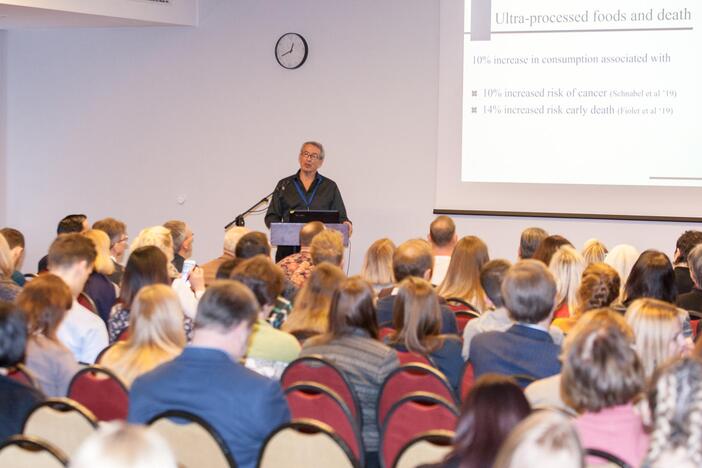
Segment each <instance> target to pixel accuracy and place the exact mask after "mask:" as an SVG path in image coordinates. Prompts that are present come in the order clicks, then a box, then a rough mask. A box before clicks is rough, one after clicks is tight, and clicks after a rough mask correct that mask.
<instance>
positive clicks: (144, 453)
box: [69, 422, 178, 468]
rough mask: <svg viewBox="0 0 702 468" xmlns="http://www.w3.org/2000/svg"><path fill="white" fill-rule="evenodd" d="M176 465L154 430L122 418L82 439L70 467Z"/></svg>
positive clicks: (163, 466)
mask: <svg viewBox="0 0 702 468" xmlns="http://www.w3.org/2000/svg"><path fill="white" fill-rule="evenodd" d="M95 466H100V468H152V467H154V466H158V467H159V468H177V466H178V465H177V462H176V459H175V456H174V455H173V452H172V451H171V449H170V447H169V445H168V443H167V442H166V440H165V439H163V437H162V436H160V435H159V434H158V433H157V432H155V431H152V430H151V429H148V428H147V427H144V426H137V425H129V424H126V423H124V422H105V423H101V424H100V428H99V429H98V430H97V431H96V432H95V433H94V434H92V435H91V436H90V437H88V438H87V439H85V441H84V442H83V443H82V444H81V446H80V447H79V449H78V451H77V452H76V454H75V455H74V456H73V457H72V458H71V463H70V465H69V467H70V468H93V467H95Z"/></svg>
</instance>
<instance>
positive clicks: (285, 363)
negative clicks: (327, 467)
mask: <svg viewBox="0 0 702 468" xmlns="http://www.w3.org/2000/svg"><path fill="white" fill-rule="evenodd" d="M89 227H90V226H89V224H88V220H87V218H86V217H85V216H84V215H69V216H67V217H65V218H64V219H62V220H61V221H60V222H59V225H58V227H57V237H56V239H55V240H54V241H53V242H52V243H51V246H50V247H49V250H48V254H47V255H46V256H45V257H44V258H42V259H41V260H40V262H39V265H38V269H37V274H30V273H27V274H23V273H21V270H22V265H23V260H24V248H25V238H24V236H23V235H22V233H21V232H20V231H18V230H16V229H13V228H4V229H2V230H0V396H2V399H0V443H1V442H2V441H4V440H6V439H8V438H9V437H10V436H13V435H14V434H20V433H21V432H22V428H23V424H24V422H25V419H26V418H27V416H28V414H29V413H30V412H31V410H32V408H34V407H35V406H36V405H37V404H39V403H41V402H42V401H44V400H45V399H47V398H53V397H65V396H67V395H68V394H69V387H70V385H71V381H72V379H73V377H74V376H75V375H76V373H77V372H79V371H80V370H81V369H83V368H85V367H86V366H93V365H98V366H101V367H102V368H105V369H106V370H107V371H109V373H110V375H113V376H114V379H116V380H118V381H119V382H121V384H122V385H123V386H124V388H125V389H127V391H128V401H129V403H128V414H126V415H125V416H126V422H119V423H118V422H115V423H110V424H107V425H104V426H102V427H101V428H100V430H98V431H97V432H95V434H93V435H92V436H91V437H89V438H88V439H86V440H85V443H84V444H83V446H82V447H81V449H80V450H79V451H78V452H77V453H76V454H74V456H73V457H72V460H71V466H76V467H82V466H97V465H94V464H93V463H95V460H99V459H100V458H101V457H103V458H105V457H106V458H110V457H112V458H114V459H115V460H116V461H115V462H114V463H115V464H114V465H110V466H137V465H136V464H134V465H129V462H125V461H123V459H124V460H126V459H129V460H141V461H140V462H139V463H144V466H156V464H157V465H158V466H173V467H175V466H176V464H177V460H175V458H174V455H173V453H172V452H171V450H170V449H169V447H168V445H167V444H166V443H165V442H164V440H163V439H161V438H160V436H158V435H156V434H154V433H152V432H151V431H149V430H147V429H144V428H143V427H142V426H141V425H144V424H150V423H151V421H152V419H154V418H155V417H157V416H158V415H159V414H160V413H162V412H164V411H168V410H180V411H187V412H190V413H192V414H194V415H195V416H197V417H198V418H201V419H202V420H203V421H204V422H206V423H207V424H209V425H210V426H211V427H212V430H213V431H214V432H215V433H216V434H217V435H218V437H219V438H221V441H222V443H223V445H224V446H225V447H226V449H227V450H228V452H229V453H230V454H231V456H232V457H233V458H234V459H235V460H236V464H237V466H240V467H245V468H247V467H250V468H253V467H255V466H257V463H258V461H259V457H260V454H261V451H262V447H263V446H264V444H265V443H266V441H267V440H268V438H269V437H270V436H271V434H272V433H274V432H275V431H276V429H277V428H279V427H281V426H284V425H285V424H287V423H289V422H290V421H291V419H293V418H295V411H294V408H293V407H292V405H291V403H290V400H289V399H288V398H289V396H288V394H287V387H288V386H289V385H288V384H286V382H285V375H286V374H285V373H286V369H288V370H289V369H290V368H291V363H296V362H298V361H296V360H298V359H301V358H313V359H317V358H321V359H322V361H320V362H326V363H328V364H329V365H330V366H331V367H332V368H333V369H336V370H337V371H338V372H340V374H341V376H342V377H343V378H342V380H343V381H344V382H345V383H346V385H348V388H349V391H350V393H351V394H352V395H353V400H352V403H351V404H349V408H348V411H349V414H351V413H353V416H354V417H356V418H357V419H354V420H353V424H352V425H354V427H357V437H358V444H359V447H360V450H361V453H362V455H360V456H357V457H356V461H357V462H359V463H360V460H363V461H364V462H363V463H364V466H368V467H375V466H381V465H383V466H386V465H387V464H388V463H387V461H385V462H384V463H382V462H381V460H384V459H383V457H384V456H385V452H384V450H386V448H387V446H386V441H385V440H384V437H385V435H384V431H385V426H384V422H383V419H382V418H383V417H385V415H384V414H383V415H381V411H380V406H381V401H382V399H383V391H384V388H385V384H386V383H387V382H388V381H389V379H390V378H391V377H392V376H393V375H395V374H397V373H398V372H399V371H400V370H402V366H403V364H405V363H415V364H416V363H421V364H420V365H425V366H428V367H429V369H433V372H434V373H435V374H436V375H438V376H439V377H438V378H439V379H440V380H441V381H442V382H445V387H446V392H447V393H446V395H449V397H448V400H450V401H448V400H447V399H446V398H444V397H445V396H446V395H444V397H437V398H439V399H440V400H441V401H442V402H445V403H442V404H445V405H447V407H450V408H454V409H453V411H455V413H456V415H457V418H456V424H455V427H451V429H452V430H454V432H453V439H452V444H451V446H450V448H448V449H447V450H446V451H445V454H444V456H443V458H441V457H440V459H437V460H434V463H433V464H431V465H424V466H432V467H463V468H466V467H467V468H480V467H492V466H495V467H528V466H537V465H538V466H545V467H550V466H553V467H571V466H572V467H584V466H586V465H590V464H597V463H600V462H601V461H602V460H601V459H598V457H601V456H603V453H604V455H606V456H610V457H614V458H615V459H618V460H620V461H621V462H623V463H626V464H628V465H629V466H632V467H638V466H645V467H665V466H676V467H678V466H680V467H687V466H690V467H692V466H699V464H700V463H702V443H700V442H702V441H701V440H699V435H700V433H701V432H700V426H699V424H700V420H699V416H698V415H699V414H700V413H702V344H698V345H697V346H695V343H694V339H695V337H696V336H697V328H698V324H699V319H700V318H701V317H702V232H698V231H686V232H685V233H683V234H682V235H681V236H680V238H679V239H678V241H677V244H676V246H675V253H674V258H673V261H671V260H670V259H669V257H668V256H666V255H665V254H664V253H663V252H659V251H656V250H645V251H643V252H642V253H639V252H638V251H637V250H636V249H635V248H634V247H632V246H630V245H626V244H621V245H617V246H614V247H613V248H611V249H608V248H607V247H606V246H605V245H604V244H603V243H602V242H601V241H599V240H597V239H590V240H588V241H587V242H586V243H585V245H584V246H583V248H582V250H578V249H577V248H576V247H575V246H574V245H573V244H572V243H571V242H570V241H569V240H568V239H566V238H565V237H563V236H560V235H549V234H548V233H547V232H546V231H544V230H543V229H540V228H528V229H525V230H524V231H523V233H522V236H521V238H520V240H519V247H518V250H517V252H518V257H519V258H518V260H517V261H516V262H514V263H512V262H510V261H508V260H506V259H492V260H491V259H490V256H489V253H488V245H487V244H486V243H485V242H484V241H483V240H482V239H480V238H478V237H476V236H465V237H462V238H459V237H458V236H457V234H456V227H455V224H454V222H453V220H452V219H451V218H449V217H447V216H439V217H438V218H436V219H435V220H434V221H433V222H432V224H431V226H429V232H428V235H427V240H423V239H410V240H407V241H405V242H402V243H400V244H399V245H396V244H395V243H393V241H391V240H390V239H387V238H385V239H379V240H377V241H376V242H374V243H373V244H372V245H371V246H370V247H369V248H368V250H367V251H366V255H365V257H364V261H363V266H362V268H361V271H360V274H359V275H357V276H350V277H347V274H346V273H345V272H344V246H343V239H342V236H341V234H340V233H338V232H337V231H334V230H330V229H327V228H326V227H325V226H324V225H323V224H322V223H319V222H311V223H308V224H307V225H305V226H304V227H303V228H302V230H301V232H300V244H301V248H300V249H299V252H297V253H293V254H292V255H290V256H288V257H286V258H283V259H282V260H281V261H280V262H278V264H276V263H274V262H273V260H272V257H271V246H270V244H269V241H268V238H267V236H266V235H265V234H264V233H261V232H250V231H248V230H247V229H246V228H243V227H233V228H231V229H229V230H227V231H226V232H225V235H224V243H223V253H222V255H221V256H219V257H217V258H215V259H213V260H211V261H209V262H206V263H203V264H202V265H201V266H193V265H192V264H193V263H194V262H192V261H190V260H188V259H189V258H190V256H191V254H192V248H193V239H194V236H193V232H192V230H191V229H190V227H189V226H188V225H187V223H185V222H183V221H179V220H171V221H168V222H166V223H164V224H163V225H160V226H152V227H147V228H145V229H142V230H141V231H140V232H139V234H138V236H137V237H136V238H135V239H134V240H133V242H132V244H131V246H130V248H129V249H127V241H128V237H127V228H126V225H125V224H124V223H123V222H121V221H119V220H116V219H113V218H105V219H103V220H100V221H97V222H95V223H94V224H93V226H92V229H90V228H89ZM127 251H129V255H126V254H125V253H126V252H127ZM303 360H304V359H303ZM19 373H21V374H22V375H23V376H25V378H26V379H27V380H28V381H25V382H20V380H18V379H17V378H15V376H16V375H17V374H19ZM306 383H308V382H306ZM423 395H424V394H423ZM420 397H422V398H425V397H426V396H422V395H420ZM442 398H443V399H442ZM354 405H357V406H354ZM454 405H458V406H457V407H456V406H454ZM355 411H357V414H356V413H354V412H355ZM390 412H392V410H391V411H390ZM312 416H314V414H313V415H312ZM352 419H353V418H352ZM320 420H321V415H320ZM120 457H121V458H120ZM120 460H122V461H120ZM134 463H136V462H134ZM150 463H151V464H152V465H149V464H150ZM323 465H324V463H323V461H320V465H319V466H323ZM138 466H141V465H138Z"/></svg>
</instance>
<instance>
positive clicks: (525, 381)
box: [510, 374, 536, 389]
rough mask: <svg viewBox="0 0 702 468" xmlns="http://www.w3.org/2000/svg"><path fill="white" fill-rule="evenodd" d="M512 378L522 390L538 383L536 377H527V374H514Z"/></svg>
mask: <svg viewBox="0 0 702 468" xmlns="http://www.w3.org/2000/svg"><path fill="white" fill-rule="evenodd" d="M510 377H512V378H513V379H514V380H516V381H517V384H518V385H519V386H520V387H521V388H522V389H524V388H526V387H527V386H529V384H530V383H532V382H536V377H534V376H533V375H527V374H512V375H511V376H510Z"/></svg>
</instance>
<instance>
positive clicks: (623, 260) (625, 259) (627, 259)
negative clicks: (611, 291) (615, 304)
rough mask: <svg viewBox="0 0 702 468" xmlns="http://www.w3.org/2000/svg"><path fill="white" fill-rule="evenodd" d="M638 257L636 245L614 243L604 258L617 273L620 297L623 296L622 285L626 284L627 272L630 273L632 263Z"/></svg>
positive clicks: (632, 266)
mask: <svg viewBox="0 0 702 468" xmlns="http://www.w3.org/2000/svg"><path fill="white" fill-rule="evenodd" d="M638 259H639V251H638V250H636V247H634V246H632V245H628V244H620V245H615V246H614V247H613V248H612V250H610V251H609V253H608V254H607V256H606V257H605V259H604V262H605V263H606V264H607V265H609V266H611V267H612V268H614V269H615V270H617V273H619V281H620V284H621V286H620V290H619V298H620V299H621V298H622V297H623V296H624V286H625V285H626V280H627V279H629V273H631V269H632V268H634V263H636V260H638Z"/></svg>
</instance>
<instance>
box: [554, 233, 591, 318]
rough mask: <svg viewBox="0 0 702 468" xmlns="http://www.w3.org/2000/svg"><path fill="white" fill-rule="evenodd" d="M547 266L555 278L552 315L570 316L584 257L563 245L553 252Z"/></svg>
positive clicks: (578, 285) (573, 309)
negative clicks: (554, 299) (554, 307)
mask: <svg viewBox="0 0 702 468" xmlns="http://www.w3.org/2000/svg"><path fill="white" fill-rule="evenodd" d="M548 268H549V270H551V273H553V276H554V277H555V278H556V311H555V312H554V313H553V317H554V318H561V317H570V316H571V314H573V313H574V312H575V308H576V307H577V305H576V300H577V298H576V296H577V292H578V288H579V287H580V277H581V276H582V274H583V270H584V269H585V259H584V258H583V257H582V255H580V253H578V251H577V250H575V249H574V248H573V247H570V246H568V245H564V246H562V247H561V248H559V249H558V250H556V252H555V253H554V254H553V256H552V257H551V263H550V264H549V266H548Z"/></svg>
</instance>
